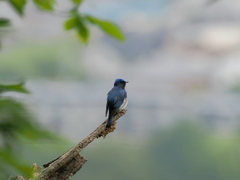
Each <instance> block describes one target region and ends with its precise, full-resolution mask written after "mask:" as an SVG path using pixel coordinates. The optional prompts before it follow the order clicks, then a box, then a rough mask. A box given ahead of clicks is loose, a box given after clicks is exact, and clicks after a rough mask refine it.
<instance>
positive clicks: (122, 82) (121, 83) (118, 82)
mask: <svg viewBox="0 0 240 180" xmlns="http://www.w3.org/2000/svg"><path fill="white" fill-rule="evenodd" d="M126 83H128V81H125V80H124V79H116V80H115V82H114V86H119V87H121V88H123V89H124V88H125V86H126Z"/></svg>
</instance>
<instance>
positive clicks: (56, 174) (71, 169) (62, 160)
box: [16, 109, 127, 180]
mask: <svg viewBox="0 0 240 180" xmlns="http://www.w3.org/2000/svg"><path fill="white" fill-rule="evenodd" d="M126 112H127V110H126V109H121V110H119V111H118V112H117V113H116V114H115V115H114V117H113V125H112V126H111V127H110V128H109V129H106V122H107V120H105V121H104V122H103V123H102V124H101V125H100V126H98V127H97V128H96V129H95V130H94V131H93V132H92V133H90V134H89V135H88V136H87V137H86V138H84V139H83V140H82V141H80V142H79V143H78V144H77V145H75V146H74V147H72V148H71V149H69V150H68V151H67V152H65V153H64V154H62V155H61V156H59V157H58V158H56V159H54V160H52V161H51V162H49V163H46V164H44V165H43V167H44V169H42V170H40V171H39V167H37V166H36V165H35V166H34V167H33V169H34V171H35V173H34V178H36V179H39V180H67V179H69V178H70V177H71V176H73V175H74V174H75V173H76V172H77V171H79V170H80V169H81V168H82V166H83V165H84V164H85V163H86V162H87V159H85V158H84V157H83V156H81V155H80V154H79V153H80V152H81V151H82V150H83V149H84V148H85V147H86V146H87V145H88V144H90V143H91V142H93V141H94V140H95V139H96V138H99V137H103V138H105V137H106V136H107V134H108V133H110V132H113V131H114V130H115V129H116V121H117V120H118V119H119V118H120V117H122V116H123V115H124V114H125V113H126ZM18 177H19V180H20V178H22V176H18ZM34 178H33V179H34ZM16 179H17V178H16ZM21 180H22V179H21ZM23 180H26V179H23Z"/></svg>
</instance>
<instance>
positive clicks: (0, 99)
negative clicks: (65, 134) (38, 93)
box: [0, 83, 56, 179]
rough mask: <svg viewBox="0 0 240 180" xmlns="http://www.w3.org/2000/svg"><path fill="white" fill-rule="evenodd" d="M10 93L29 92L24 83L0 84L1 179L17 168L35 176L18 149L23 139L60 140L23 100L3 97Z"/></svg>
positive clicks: (25, 173)
mask: <svg viewBox="0 0 240 180" xmlns="http://www.w3.org/2000/svg"><path fill="white" fill-rule="evenodd" d="M7 92H18V93H29V91H28V90H27V89H26V88H25V87H24V83H18V84H11V85H3V84H0V162H1V163H0V179H6V177H8V176H9V175H10V174H11V173H12V172H16V171H18V172H20V173H21V174H24V175H26V176H30V175H31V172H32V169H31V167H29V165H26V163H25V161H24V160H23V159H21V155H20V153H19V152H18V150H20V149H22V148H21V146H22V141H23V140H25V141H26V140H27V141H32V142H33V141H36V140H39V139H48V140H49V139H56V138H55V136H54V135H53V134H51V133H50V132H48V131H46V130H44V129H43V128H42V127H41V126H39V124H38V123H37V122H35V121H34V118H33V117H32V115H31V113H30V112H29V111H28V109H27V108H26V107H25V105H24V104H23V103H21V102H18V101H17V100H15V99H14V98H11V97H8V96H3V93H7Z"/></svg>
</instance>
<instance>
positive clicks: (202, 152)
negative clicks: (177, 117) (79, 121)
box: [73, 122, 240, 180]
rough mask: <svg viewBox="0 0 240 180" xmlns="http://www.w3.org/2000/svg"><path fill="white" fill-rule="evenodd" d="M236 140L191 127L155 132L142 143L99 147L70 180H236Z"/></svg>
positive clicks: (239, 147) (238, 147) (238, 156)
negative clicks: (79, 171)
mask: <svg viewBox="0 0 240 180" xmlns="http://www.w3.org/2000/svg"><path fill="white" fill-rule="evenodd" d="M239 138H240V136H239V135H232V136H228V137H219V135H218V134H216V133H215V132H208V131H206V130H205V129H204V128H201V127H200V126H199V125H196V124H193V123H187V122H184V123H181V124H179V125H176V126H174V127H172V128H170V129H165V130H159V131H157V132H155V133H154V134H152V136H151V137H150V138H149V139H148V140H147V141H145V142H141V144H138V142H132V143H131V144H128V143H124V140H122V141H117V142H116V140H114V142H109V144H103V143H101V144H99V146H96V147H94V148H92V149H90V148H88V151H87V152H85V153H86V154H84V153H82V154H83V155H84V156H85V157H86V158H88V159H89V161H88V162H87V163H86V165H85V166H84V167H83V169H82V170H81V173H79V174H77V175H76V177H74V178H73V179H74V180H77V179H82V180H87V179H96V178H97V179H104V180H108V179H109V180H110V179H115V180H122V179H124V180H132V179H139V180H141V179H142V180H145V179H151V180H155V179H156V180H159V179H163V180H193V179H194V180H203V179H204V180H226V179H231V180H238V179H239V177H240V171H239V168H238V167H239V162H240V153H239V150H240V141H239Z"/></svg>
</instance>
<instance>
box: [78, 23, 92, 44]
mask: <svg viewBox="0 0 240 180" xmlns="http://www.w3.org/2000/svg"><path fill="white" fill-rule="evenodd" d="M77 31H78V37H79V39H80V40H81V41H82V42H83V43H85V44H87V43H88V40H89V35H90V33H89V29H88V27H87V26H86V24H85V23H84V22H83V21H82V20H78V24H77Z"/></svg>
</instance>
